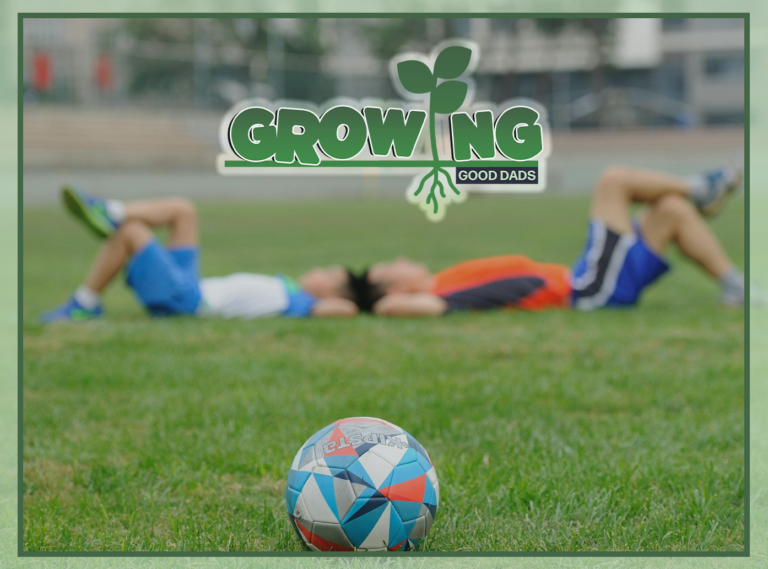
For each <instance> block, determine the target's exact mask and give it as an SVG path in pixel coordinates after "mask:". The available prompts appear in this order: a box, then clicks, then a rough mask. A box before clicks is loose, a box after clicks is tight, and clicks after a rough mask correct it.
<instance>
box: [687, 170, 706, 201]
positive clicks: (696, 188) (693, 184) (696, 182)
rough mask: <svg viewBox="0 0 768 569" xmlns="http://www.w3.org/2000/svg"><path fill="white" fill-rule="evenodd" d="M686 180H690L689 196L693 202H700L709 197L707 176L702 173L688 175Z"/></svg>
mask: <svg viewBox="0 0 768 569" xmlns="http://www.w3.org/2000/svg"><path fill="white" fill-rule="evenodd" d="M686 181H687V182H688V196H689V197H690V198H691V200H692V201H693V202H699V201H701V200H705V199H707V198H708V197H709V183H708V182H707V178H706V177H705V176H703V175H702V174H697V175H696V176H688V177H687V178H686Z"/></svg>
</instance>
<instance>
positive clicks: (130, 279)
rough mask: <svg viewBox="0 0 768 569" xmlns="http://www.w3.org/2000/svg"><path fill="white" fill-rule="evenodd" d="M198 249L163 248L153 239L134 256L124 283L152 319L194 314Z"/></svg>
mask: <svg viewBox="0 0 768 569" xmlns="http://www.w3.org/2000/svg"><path fill="white" fill-rule="evenodd" d="M198 256H199V252H198V248H197V247H175V248H172V249H166V248H165V247H163V246H162V245H161V244H160V243H158V242H157V241H156V240H155V239H153V240H152V241H150V242H149V243H148V244H147V245H146V246H145V247H144V248H143V249H142V250H141V251H138V252H137V253H134V255H133V257H132V258H131V260H130V262H129V263H128V266H127V268H126V282H127V283H128V286H129V287H131V288H132V289H133V291H134V292H135V293H136V296H137V297H138V299H139V302H141V304H143V305H144V306H145V307H146V308H147V310H148V311H149V313H150V314H152V315H153V316H170V315H172V314H194V313H195V311H196V310H197V307H198V305H199V304H200V283H199V276H198Z"/></svg>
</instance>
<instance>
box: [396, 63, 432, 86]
mask: <svg viewBox="0 0 768 569" xmlns="http://www.w3.org/2000/svg"><path fill="white" fill-rule="evenodd" d="M397 75H398V76H399V77H400V82H401V83H402V84H403V87H405V88H406V90H408V91H410V92H411V93H417V94H418V93H429V92H430V91H431V90H432V89H433V88H434V87H435V81H436V80H435V78H434V77H433V76H432V72H431V71H430V70H429V67H427V66H426V65H425V64H424V63H422V62H421V61H418V60H416V59H409V60H407V61H401V62H400V63H398V64H397Z"/></svg>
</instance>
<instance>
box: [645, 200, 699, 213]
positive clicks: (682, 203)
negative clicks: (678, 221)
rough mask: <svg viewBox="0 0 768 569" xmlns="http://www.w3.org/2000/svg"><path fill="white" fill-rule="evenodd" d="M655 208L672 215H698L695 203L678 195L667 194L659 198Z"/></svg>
mask: <svg viewBox="0 0 768 569" xmlns="http://www.w3.org/2000/svg"><path fill="white" fill-rule="evenodd" d="M653 209H654V211H657V212H659V213H662V214H664V215H669V216H672V217H682V216H689V215H697V213H696V208H695V207H694V205H693V204H692V203H691V202H690V201H689V200H688V199H687V198H684V197H683V196H678V195H666V196H664V197H662V198H659V199H658V200H656V202H655V203H654V205H653Z"/></svg>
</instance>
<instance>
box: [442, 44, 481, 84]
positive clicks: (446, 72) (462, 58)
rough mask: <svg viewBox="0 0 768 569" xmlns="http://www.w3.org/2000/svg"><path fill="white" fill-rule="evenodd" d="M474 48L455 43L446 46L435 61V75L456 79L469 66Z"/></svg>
mask: <svg viewBox="0 0 768 569" xmlns="http://www.w3.org/2000/svg"><path fill="white" fill-rule="evenodd" d="M471 57H472V50H471V49H469V48H468V47H461V46H460V45H453V46H450V47H446V48H445V49H444V50H443V51H441V52H440V55H438V56H437V61H435V76H436V77H439V78H440V79H456V77H458V76H459V75H461V74H462V73H464V71H466V70H467V67H468V66H469V59H470V58H471Z"/></svg>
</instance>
